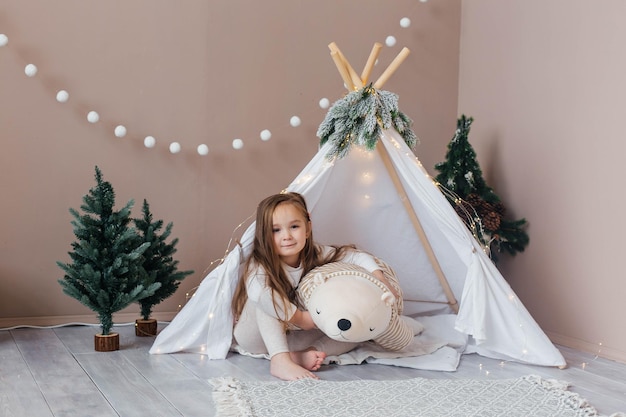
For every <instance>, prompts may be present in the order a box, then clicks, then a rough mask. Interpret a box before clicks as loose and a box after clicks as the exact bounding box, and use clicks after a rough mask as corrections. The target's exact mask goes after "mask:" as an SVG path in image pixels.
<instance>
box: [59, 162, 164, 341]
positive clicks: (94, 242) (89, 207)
mask: <svg viewBox="0 0 626 417" xmlns="http://www.w3.org/2000/svg"><path fill="white" fill-rule="evenodd" d="M96 183H97V185H96V186H95V187H94V188H92V189H91V190H89V193H88V194H87V195H85V196H84V197H83V204H82V205H81V206H80V207H81V209H82V210H83V211H84V212H85V214H80V213H79V212H78V211H77V210H75V209H72V208H70V213H71V214H72V216H73V217H74V220H73V221H72V222H71V224H72V226H73V228H74V235H75V236H76V239H77V240H76V241H74V242H72V248H73V251H72V252H69V255H70V258H71V259H72V263H63V262H57V265H59V267H60V268H61V269H62V270H63V271H64V272H65V276H64V277H63V279H60V280H59V284H61V286H62V287H63V292H64V293H66V294H67V295H69V296H70V297H73V298H75V299H77V300H78V301H80V302H81V303H82V304H84V305H86V306H87V307H89V308H90V309H92V310H93V311H94V312H96V313H97V315H98V319H99V321H100V325H101V328H102V335H108V334H110V332H111V328H112V327H113V313H115V312H117V311H119V310H121V309H123V308H125V307H127V306H128V305H130V304H132V303H133V302H135V301H137V300H139V299H141V298H145V297H147V296H149V295H151V294H153V293H154V292H155V291H156V290H157V289H158V288H159V286H160V285H161V284H160V283H154V284H151V285H146V284H145V275H146V272H145V271H144V269H143V267H142V263H143V258H142V254H143V253H144V251H146V250H147V249H148V248H149V247H150V243H148V242H145V243H144V242H143V241H142V239H141V237H140V236H139V235H138V234H137V232H136V231H135V229H133V228H132V227H130V222H131V217H130V210H131V208H132V206H133V201H132V200H130V201H129V202H128V203H127V204H126V205H125V206H124V207H123V208H122V209H121V210H119V211H115V210H114V206H115V192H114V191H113V187H112V186H111V184H110V183H109V182H107V181H104V180H103V179H102V173H101V172H100V169H99V168H98V167H96Z"/></svg>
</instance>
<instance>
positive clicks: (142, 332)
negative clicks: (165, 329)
mask: <svg viewBox="0 0 626 417" xmlns="http://www.w3.org/2000/svg"><path fill="white" fill-rule="evenodd" d="M156 334H157V321H156V320H155V319H148V320H142V319H138V320H135V336H156Z"/></svg>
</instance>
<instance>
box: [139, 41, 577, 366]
mask: <svg viewBox="0 0 626 417" xmlns="http://www.w3.org/2000/svg"><path fill="white" fill-rule="evenodd" d="M330 49H331V55H332V56H333V59H334V60H335V64H336V65H337V68H338V69H339V71H340V73H341V75H342V78H343V80H344V83H345V84H346V86H347V87H348V89H352V90H357V89H360V88H364V86H365V84H366V82H367V78H368V77H369V72H370V71H371V67H372V65H373V62H374V61H375V59H376V56H377V54H378V51H379V50H380V46H379V45H378V44H377V45H375V47H374V49H373V50H372V54H371V55H370V59H368V63H367V64H366V67H365V69H364V71H363V73H362V75H361V76H358V75H356V73H355V72H354V70H353V69H352V68H351V67H350V65H349V64H348V63H347V61H346V60H345V57H344V56H343V55H342V54H341V52H340V51H339V49H338V48H337V46H336V45H335V44H331V45H330ZM407 55H408V50H406V48H405V49H404V50H403V51H402V52H401V53H400V55H398V57H397V58H396V59H395V60H394V61H393V62H392V64H390V66H389V67H388V68H387V70H386V71H385V72H383V74H382V75H381V76H380V78H379V79H378V80H377V81H376V83H374V84H373V85H372V87H374V89H375V90H378V89H380V87H381V86H382V84H383V83H384V81H385V80H386V79H387V78H388V77H389V76H390V75H391V73H393V71H394V70H395V68H397V66H398V65H399V64H400V63H401V62H402V60H403V59H404V58H405V57H406V56H407ZM370 88H371V87H370ZM373 91H374V90H373ZM370 145H371V144H370ZM333 146H335V144H332V143H331V142H326V143H325V144H324V145H323V146H321V147H320V149H319V151H318V153H317V154H316V155H315V156H314V157H313V159H312V160H311V161H310V162H309V163H308V164H307V166H306V167H305V168H304V169H303V170H302V172H301V173H300V174H299V175H298V176H297V177H296V178H295V179H294V180H293V181H292V183H291V184H290V185H289V186H288V187H287V189H286V190H288V191H295V192H299V193H301V194H302V195H304V197H305V198H306V200H307V204H308V206H309V210H310V212H311V218H312V222H313V228H314V236H315V239H316V240H317V241H319V242H322V243H325V244H349V243H352V244H355V245H356V246H357V247H358V248H360V249H363V250H366V251H368V252H370V253H372V254H375V255H376V256H377V257H379V258H381V259H384V260H385V261H386V262H387V263H388V264H390V265H391V266H392V267H393V268H394V270H395V272H396V274H397V276H398V279H399V281H400V284H401V287H402V289H403V292H404V313H403V314H405V315H408V316H411V317H415V318H417V319H418V320H419V317H420V316H434V315H443V314H447V315H451V314H456V316H455V319H454V328H455V330H456V331H457V332H460V333H463V334H464V335H467V338H468V344H467V346H466V347H465V352H466V353H471V352H475V353H478V354H481V355H483V356H487V357H492V358H497V359H503V360H514V361H518V362H524V363H530V364H536V365H546V366H565V360H564V358H563V357H562V355H561V354H560V352H559V351H558V350H557V349H556V348H555V347H554V346H553V345H552V343H551V342H550V340H549V339H548V338H547V336H546V335H545V334H544V332H543V331H542V330H541V329H540V327H539V326H538V325H537V323H536V322H535V321H534V319H533V318H532V317H531V316H530V314H529V313H528V311H527V310H526V308H525V307H524V306H523V305H522V303H521V301H520V300H519V299H518V298H517V296H516V295H515V293H514V292H513V290H512V289H511V288H510V286H509V285H508V284H507V283H506V281H505V280H504V278H503V277H502V275H501V274H500V273H499V271H498V270H497V268H496V267H495V266H494V264H493V263H492V261H491V260H490V259H489V257H488V256H487V255H486V254H485V252H484V251H483V249H482V247H481V246H480V244H479V243H478V242H477V241H476V240H475V239H474V237H473V236H472V234H471V233H470V232H469V230H468V229H467V227H466V226H465V224H464V223H463V222H462V221H461V219H460V218H459V217H458V215H457V214H456V212H455V211H454V209H453V208H452V207H451V206H450V204H449V203H448V201H447V200H446V198H445V197H444V195H443V194H442V193H441V191H440V190H439V188H438V186H437V184H436V183H435V182H434V181H433V180H432V178H431V177H430V176H429V175H428V174H427V172H426V170H425V169H424V168H423V167H422V165H421V164H420V162H419V160H418V158H416V157H415V155H414V154H413V152H412V151H411V149H410V148H409V146H408V145H407V144H406V143H405V139H404V138H403V137H402V136H401V135H400V134H399V133H398V132H397V131H396V130H394V129H382V130H380V131H379V132H378V134H377V137H376V140H375V142H374V147H372V146H367V145H352V146H351V147H350V150H349V151H348V152H345V154H344V155H342V157H341V158H339V157H335V158H332V159H329V158H328V155H329V154H332V153H333ZM253 239H254V224H252V225H251V226H249V227H248V229H247V230H246V231H245V232H244V233H243V235H242V237H241V239H240V243H239V244H238V245H237V246H236V248H235V249H234V250H233V251H231V252H230V253H228V254H227V256H226V257H225V258H224V260H223V262H222V263H221V264H220V265H219V266H218V267H216V268H215V269H214V270H212V271H211V272H210V273H209V274H208V275H207V277H206V278H205V279H204V280H203V281H202V283H201V284H200V286H199V288H198V290H197V291H196V293H195V294H194V296H193V297H192V298H191V299H190V300H189V302H188V303H187V304H186V305H185V307H184V308H183V309H182V310H181V311H180V312H179V313H178V315H177V316H176V317H175V318H174V320H173V321H172V322H171V323H170V324H169V325H168V326H167V327H166V328H165V329H164V330H163V331H162V332H161V333H160V334H159V336H158V337H157V339H156V340H155V343H154V345H153V346H152V348H151V350H150V353H153V354H158V353H171V352H179V351H186V352H197V353H202V354H205V355H208V357H209V358H211V359H222V358H225V357H226V356H227V354H228V351H229V348H230V345H231V342H232V314H231V311H230V299H231V298H232V294H233V291H234V288H235V286H236V283H237V280H238V278H239V275H240V273H241V267H242V266H243V263H244V261H245V260H246V259H247V257H248V256H249V254H250V252H251V250H252V243H253Z"/></svg>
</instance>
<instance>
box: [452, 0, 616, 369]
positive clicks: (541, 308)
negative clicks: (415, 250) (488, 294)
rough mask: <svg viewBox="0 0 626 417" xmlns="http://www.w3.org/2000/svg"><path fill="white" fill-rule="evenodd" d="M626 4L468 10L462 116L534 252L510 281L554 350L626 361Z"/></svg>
mask: <svg viewBox="0 0 626 417" xmlns="http://www.w3.org/2000/svg"><path fill="white" fill-rule="evenodd" d="M624 19H626V3H625V2H624V1H622V0H605V1H599V2H597V1H588V0H550V1H545V0H515V1H501V0H466V1H464V2H463V11H462V30H461V64H460V71H459V72H460V81H459V108H458V111H459V114H461V113H465V114H467V115H471V116H474V118H475V122H474V124H473V128H472V133H471V135H470V139H471V142H472V143H473V145H474V147H475V149H476V151H477V153H478V155H479V160H480V162H481V165H482V168H483V171H484V173H485V174H486V177H487V179H488V181H489V182H490V183H491V184H492V185H493V187H494V188H495V189H496V192H497V193H498V194H499V195H500V196H501V197H502V198H503V199H504V201H505V203H506V205H507V206H508V207H509V209H510V211H511V213H512V214H513V215H514V216H515V217H526V218H527V219H528V221H529V223H530V227H529V229H528V232H529V235H530V245H529V247H528V249H527V250H526V252H525V253H523V254H521V255H519V256H517V257H515V258H513V259H507V260H506V261H505V262H504V263H503V264H502V270H503V273H504V275H505V276H506V277H507V279H508V280H509V281H510V282H511V283H512V286H513V287H514V289H515V290H516V292H517V293H518V295H519V296H520V298H521V299H522V300H523V301H524V303H525V304H526V306H527V307H528V309H529V310H530V311H531V313H532V314H533V316H534V317H535V319H536V320H537V321H538V322H539V324H540V325H541V326H542V327H543V328H544V330H545V331H546V332H547V333H548V334H549V336H550V337H551V338H552V340H554V341H556V342H558V343H562V344H565V345H569V346H573V347H577V348H581V349H584V350H587V351H590V352H595V353H598V354H599V355H601V356H607V357H610V358H614V359H618V360H620V361H622V362H623V361H626V330H625V329H624V325H623V315H624V314H623V312H624V296H625V295H626V279H625V276H624V271H623V268H622V266H621V261H620V259H621V258H622V256H624V253H623V252H624V246H625V245H624V237H625V236H626V228H625V226H624V222H623V221H622V216H623V207H624V203H625V197H624V193H623V188H624V187H623V180H624V178H626V165H625V164H624V154H625V153H626V141H625V140H624V121H626V106H625V105H624V97H626V78H625V77H624V74H626V54H624V40H625V39H626V26H624V24H623V22H624Z"/></svg>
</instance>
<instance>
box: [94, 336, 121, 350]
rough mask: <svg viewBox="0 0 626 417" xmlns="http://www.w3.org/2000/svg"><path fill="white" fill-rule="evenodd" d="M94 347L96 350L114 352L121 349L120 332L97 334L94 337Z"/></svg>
mask: <svg viewBox="0 0 626 417" xmlns="http://www.w3.org/2000/svg"><path fill="white" fill-rule="evenodd" d="M94 349H95V350H96V352H112V351H114V350H120V335H119V333H109V334H107V335H103V334H97V335H95V337H94Z"/></svg>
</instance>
